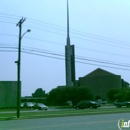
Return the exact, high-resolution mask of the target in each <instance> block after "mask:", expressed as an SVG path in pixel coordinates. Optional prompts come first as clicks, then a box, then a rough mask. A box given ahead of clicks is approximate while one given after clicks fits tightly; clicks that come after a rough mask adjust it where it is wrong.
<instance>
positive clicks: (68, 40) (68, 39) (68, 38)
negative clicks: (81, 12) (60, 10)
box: [67, 0, 70, 45]
mask: <svg viewBox="0 0 130 130" xmlns="http://www.w3.org/2000/svg"><path fill="white" fill-rule="evenodd" d="M67 45H70V36H69V4H68V0H67Z"/></svg>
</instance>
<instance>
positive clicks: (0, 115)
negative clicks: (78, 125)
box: [0, 107, 130, 120]
mask: <svg viewBox="0 0 130 130" xmlns="http://www.w3.org/2000/svg"><path fill="white" fill-rule="evenodd" d="M58 108H60V107H58ZM61 108H63V107H61ZM126 112H130V108H125V107H124V108H102V107H101V108H97V109H90V108H88V109H80V110H75V109H67V110H65V109H63V110H62V109H61V110H58V111H45V110H41V111H33V110H29V112H27V111H25V110H21V112H20V118H19V119H29V118H50V117H60V116H78V115H91V114H110V113H126ZM10 119H17V116H16V110H12V111H9V110H8V112H7V111H0V120H10Z"/></svg>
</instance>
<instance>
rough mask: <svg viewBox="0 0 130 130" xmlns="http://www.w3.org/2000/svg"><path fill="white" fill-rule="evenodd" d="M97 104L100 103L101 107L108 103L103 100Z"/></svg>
mask: <svg viewBox="0 0 130 130" xmlns="http://www.w3.org/2000/svg"><path fill="white" fill-rule="evenodd" d="M97 102H98V103H99V104H101V105H102V104H103V105H105V104H107V103H108V102H107V101H104V100H102V99H98V100H97Z"/></svg>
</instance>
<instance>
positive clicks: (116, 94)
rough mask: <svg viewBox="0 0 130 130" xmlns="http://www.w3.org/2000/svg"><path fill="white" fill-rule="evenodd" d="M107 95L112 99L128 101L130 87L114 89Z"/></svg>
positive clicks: (129, 98)
mask: <svg viewBox="0 0 130 130" xmlns="http://www.w3.org/2000/svg"><path fill="white" fill-rule="evenodd" d="M107 96H108V98H109V99H110V100H112V101H113V100H119V101H128V100H130V89H129V88H121V89H112V90H110V91H109V92H108V93H107Z"/></svg>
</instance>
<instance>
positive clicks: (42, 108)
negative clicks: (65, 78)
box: [33, 103, 48, 110]
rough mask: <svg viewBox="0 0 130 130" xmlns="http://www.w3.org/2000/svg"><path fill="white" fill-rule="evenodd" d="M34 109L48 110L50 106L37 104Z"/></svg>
mask: <svg viewBox="0 0 130 130" xmlns="http://www.w3.org/2000/svg"><path fill="white" fill-rule="evenodd" d="M33 109H38V110H47V109H48V106H46V105H44V104H43V103H36V104H35V105H34V106H33Z"/></svg>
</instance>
